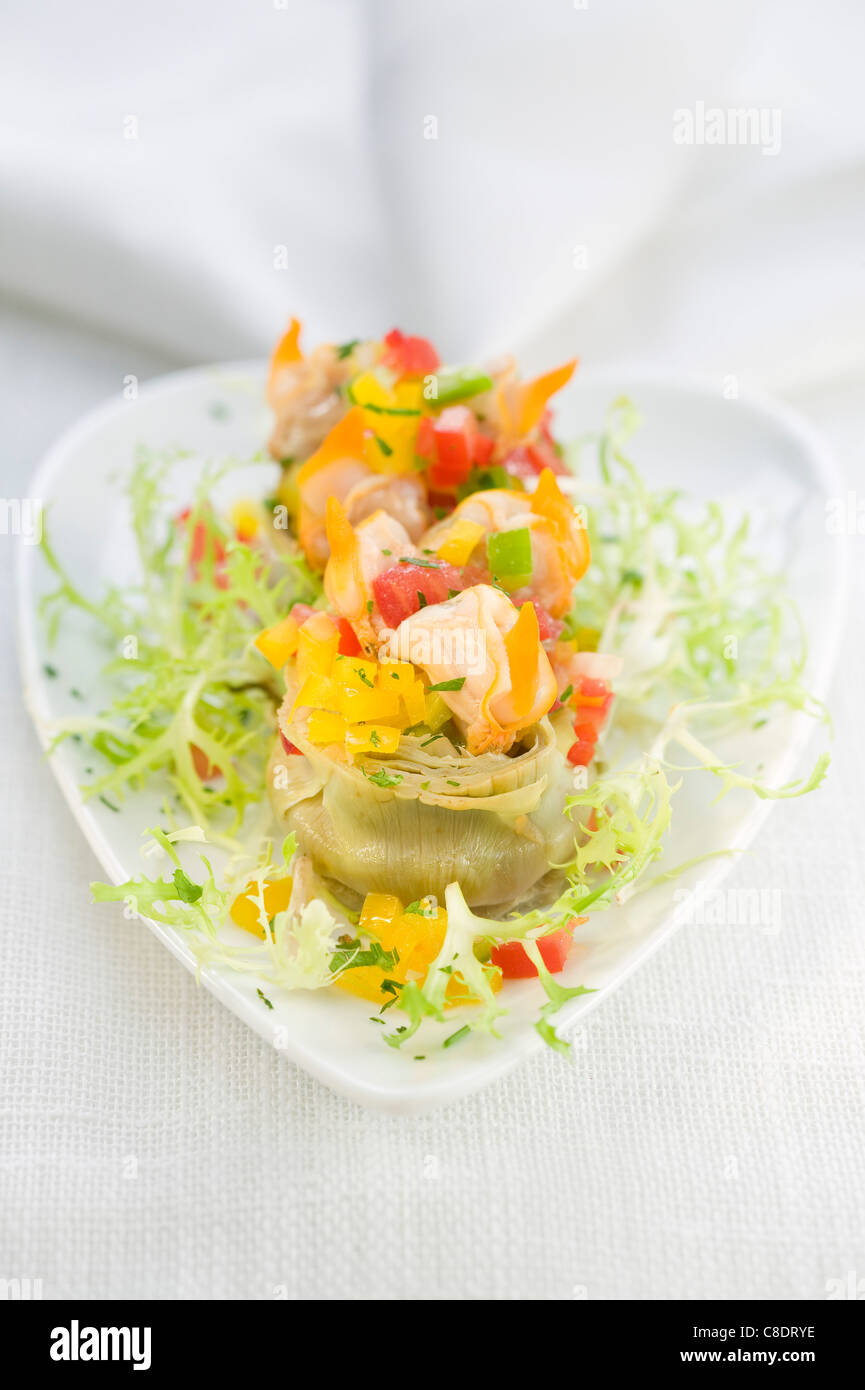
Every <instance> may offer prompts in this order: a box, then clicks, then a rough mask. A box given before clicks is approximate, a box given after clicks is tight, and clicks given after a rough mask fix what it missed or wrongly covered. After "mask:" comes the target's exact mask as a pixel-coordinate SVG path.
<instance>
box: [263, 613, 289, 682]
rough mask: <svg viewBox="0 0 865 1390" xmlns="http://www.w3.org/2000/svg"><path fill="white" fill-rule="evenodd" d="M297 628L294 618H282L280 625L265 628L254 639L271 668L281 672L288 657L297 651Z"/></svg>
mask: <svg viewBox="0 0 865 1390" xmlns="http://www.w3.org/2000/svg"><path fill="white" fill-rule="evenodd" d="M297 642H298V628H297V623H296V622H295V620H294V618H283V620H282V622H281V623H276V624H275V625H274V626H273V627H267V628H265V629H264V631H263V632H260V633H259V634H258V636H257V637H256V639H255V645H256V647H258V650H259V651H260V652H261V655H262V656H264V657H266V658H267V660H268V661H269V662H270V664H271V666H275V667H276V669H277V671H281V670H282V668H283V666H284V665H285V663H286V662H287V661H288V659H289V657H292V656H294V654H295V652H296V651H297Z"/></svg>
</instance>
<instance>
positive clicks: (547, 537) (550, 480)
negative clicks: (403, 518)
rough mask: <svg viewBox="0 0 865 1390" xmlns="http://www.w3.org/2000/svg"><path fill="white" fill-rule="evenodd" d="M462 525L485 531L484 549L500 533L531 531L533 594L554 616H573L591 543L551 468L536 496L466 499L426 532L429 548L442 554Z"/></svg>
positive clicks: (490, 494)
mask: <svg viewBox="0 0 865 1390" xmlns="http://www.w3.org/2000/svg"><path fill="white" fill-rule="evenodd" d="M456 521H473V522H475V523H476V524H477V525H479V526H482V527H483V528H484V536H483V537H479V544H480V543H482V542H483V540H484V539H485V537H486V536H488V535H490V534H492V533H494V532H502V531H520V530H523V529H527V530H528V532H529V539H530V541H531V548H532V573H531V579H530V582H529V585H528V587H529V590H530V592H531V595H532V597H533V598H535V599H537V601H538V603H540V604H542V605H543V607H544V608H546V610H547V612H548V613H550V614H551V615H552V616H553V617H560V616H561V614H563V613H566V612H567V611H568V609H569V608H570V606H571V603H572V601H573V590H574V585H575V583H576V582H577V580H578V579H580V578H581V577H582V575H583V574H584V573H585V571H586V568H587V566H588V562H589V541H588V536H587V535H586V531H585V528H584V526H583V524H582V522H581V521H580V519H579V517H578V516H577V514H576V512H574V510H573V508H572V507H571V506H570V505H569V503H568V502H567V501H566V500H565V498H564V497H563V495H562V493H561V491H560V489H559V486H558V483H557V482H556V480H555V477H554V475H553V474H552V473H551V472H550V470H549V469H544V471H543V473H542V474H541V477H540V479H539V480H538V486H537V489H536V490H535V492H533V493H526V492H510V491H507V490H505V489H498V488H493V489H490V490H489V491H486V492H476V493H474V494H473V495H472V496H471V497H467V498H465V500H464V501H462V502H460V504H459V505H458V506H457V508H456V509H455V511H454V512H453V513H452V514H451V515H450V516H449V517H447V518H446V520H444V521H440V522H438V523H437V524H436V525H435V526H433V527H432V528H431V529H430V530H429V531H428V532H427V533H426V535H425V536H424V537H423V541H422V544H423V546H424V547H425V548H427V549H430V550H436V549H438V547H439V546H440V545H441V544H442V543H443V541H444V540H445V538H446V537H447V535H448V533H449V531H450V530H451V528H452V527H453V525H454V522H456Z"/></svg>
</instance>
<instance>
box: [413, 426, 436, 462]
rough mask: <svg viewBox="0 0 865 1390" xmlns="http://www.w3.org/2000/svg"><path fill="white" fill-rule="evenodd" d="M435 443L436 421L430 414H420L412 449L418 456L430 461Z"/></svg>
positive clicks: (433, 454) (433, 453)
mask: <svg viewBox="0 0 865 1390" xmlns="http://www.w3.org/2000/svg"><path fill="white" fill-rule="evenodd" d="M435 444H436V422H435V420H434V419H433V417H432V416H431V415H422V416H421V418H420V423H419V425H418V427H417V437H416V439H415V443H414V451H415V453H416V454H417V455H418V456H419V457H420V458H422V459H428V460H429V461H430V462H432V459H433V458H434V456H435Z"/></svg>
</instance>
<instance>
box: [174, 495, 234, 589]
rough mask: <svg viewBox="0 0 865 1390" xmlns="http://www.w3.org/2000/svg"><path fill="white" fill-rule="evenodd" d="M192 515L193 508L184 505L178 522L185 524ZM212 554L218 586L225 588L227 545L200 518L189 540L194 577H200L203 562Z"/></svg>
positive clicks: (191, 567) (180, 524)
mask: <svg viewBox="0 0 865 1390" xmlns="http://www.w3.org/2000/svg"><path fill="white" fill-rule="evenodd" d="M191 515H192V508H191V507H184V509H183V511H182V512H179V513H178V515H177V518H176V520H177V524H178V525H179V526H185V525H186V523H187V521H188V520H189V518H190V516H191ZM210 556H212V558H213V567H214V573H215V583H216V587H217V588H218V589H225V588H227V587H228V576H227V575H226V574H224V573H223V566H224V565H225V546H224V545H223V544H222V541H221V540H220V538H219V536H217V535H214V534H213V533H212V532H211V530H210V528H209V527H208V525H207V523H206V522H205V521H204V520H203V519H202V518H199V520H198V521H196V523H195V526H194V528H193V531H192V539H191V540H190V542H189V572H190V574H191V575H192V578H193V579H198V576H199V574H200V572H201V565H202V562H203V561H204V560H205V559H207V558H208V557H210Z"/></svg>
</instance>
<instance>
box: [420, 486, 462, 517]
mask: <svg viewBox="0 0 865 1390" xmlns="http://www.w3.org/2000/svg"><path fill="white" fill-rule="evenodd" d="M427 501H428V502H429V504H430V506H431V507H432V508H433V510H434V511H435V512H436V515H438V513H439V512H441V513H442V517H444V516H447V515H449V514H450V513H451V512H452V511H453V509H454V507H455V506H456V504H457V498H456V493H455V492H435V491H434V490H433V489H428V490H427Z"/></svg>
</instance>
